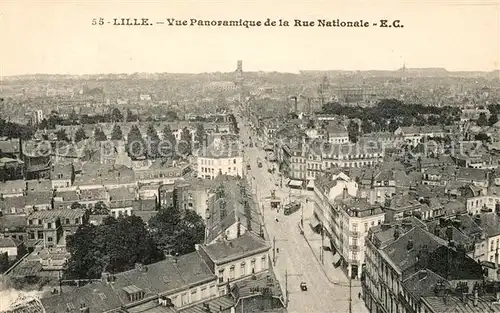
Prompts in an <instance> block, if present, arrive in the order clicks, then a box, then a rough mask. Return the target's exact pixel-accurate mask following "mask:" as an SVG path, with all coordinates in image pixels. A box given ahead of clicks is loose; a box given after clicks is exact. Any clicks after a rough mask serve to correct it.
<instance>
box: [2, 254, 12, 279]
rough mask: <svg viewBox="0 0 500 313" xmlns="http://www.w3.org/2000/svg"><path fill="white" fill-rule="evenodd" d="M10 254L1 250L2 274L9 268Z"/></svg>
mask: <svg viewBox="0 0 500 313" xmlns="http://www.w3.org/2000/svg"><path fill="white" fill-rule="evenodd" d="M9 263H10V262H9V255H8V254H7V252H0V274H2V273H3V272H5V271H6V270H8V269H9Z"/></svg>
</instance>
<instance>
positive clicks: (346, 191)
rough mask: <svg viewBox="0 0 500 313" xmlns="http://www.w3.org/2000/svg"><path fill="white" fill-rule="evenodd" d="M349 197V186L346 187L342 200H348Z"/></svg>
mask: <svg viewBox="0 0 500 313" xmlns="http://www.w3.org/2000/svg"><path fill="white" fill-rule="evenodd" d="M348 196H349V190H348V189H347V186H344V190H343V191H342V199H347V197H348Z"/></svg>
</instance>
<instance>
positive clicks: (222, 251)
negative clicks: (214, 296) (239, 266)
mask: <svg viewBox="0 0 500 313" xmlns="http://www.w3.org/2000/svg"><path fill="white" fill-rule="evenodd" d="M201 248H202V249H204V250H205V251H206V253H207V255H208V256H209V257H210V259H212V260H213V261H214V262H215V263H216V264H223V263H226V262H229V261H231V260H235V259H239V258H242V257H244V256H251V255H253V254H256V253H259V252H264V251H267V250H269V249H270V246H269V244H268V243H267V242H266V241H265V240H264V239H262V238H260V237H259V236H257V235H255V234H253V233H252V232H245V233H244V234H243V235H241V236H240V237H238V238H236V239H234V240H231V241H221V242H216V243H213V244H210V245H203V246H201Z"/></svg>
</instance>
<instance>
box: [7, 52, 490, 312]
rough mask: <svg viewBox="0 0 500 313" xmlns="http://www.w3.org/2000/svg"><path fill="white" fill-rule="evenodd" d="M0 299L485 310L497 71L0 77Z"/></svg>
mask: <svg viewBox="0 0 500 313" xmlns="http://www.w3.org/2000/svg"><path fill="white" fill-rule="evenodd" d="M0 112H1V115H0V278H1V279H0V300H1V301H0V312H9V313H21V312H45V313H60V312H68V313H73V312H79V313H101V312H102V313H104V312H117V313H118V312H123V313H138V312H144V313H158V312H165V313H198V312H212V313H216V312H223V313H236V312H245V313H247V312H248V313H254V312H255V313H258V312H275V313H285V312H289V313H295V312H297V313H299V312H300V313H301V312H312V313H316V312H318V313H322V312H349V313H352V312H355V313H449V312H477V313H483V312H491V313H495V312H497V313H500V269H499V266H500V259H499V248H500V172H499V170H500V168H499V164H500V162H499V161H500V121H499V114H500V71H498V70H496V71H491V72H479V71H477V72H473V71H469V72H465V71H461V72H454V71H448V70H447V69H445V68H412V67H408V66H407V65H406V64H405V63H404V62H402V64H401V67H400V68H399V69H395V70H371V71H369V70H367V71H348V70H342V71H341V70H338V71H326V70H325V71H319V70H318V71H316V70H303V71H300V72H298V73H280V72H263V71H258V72H255V71H253V72H252V71H246V70H245V68H244V62H243V60H235V68H234V71H232V72H228V73H223V72H213V73H200V74H169V73H134V74H99V75H49V74H46V75H44V74H34V75H19V76H10V77H2V83H1V84H0Z"/></svg>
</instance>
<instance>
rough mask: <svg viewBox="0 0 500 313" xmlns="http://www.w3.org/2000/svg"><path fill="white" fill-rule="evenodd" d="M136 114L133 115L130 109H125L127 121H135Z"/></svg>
mask: <svg viewBox="0 0 500 313" xmlns="http://www.w3.org/2000/svg"><path fill="white" fill-rule="evenodd" d="M137 120H138V116H137V115H134V113H133V112H132V110H131V109H127V122H137Z"/></svg>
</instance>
